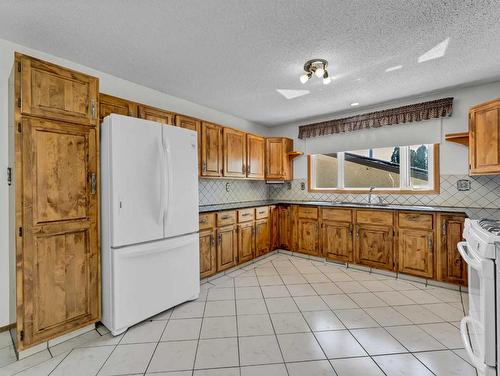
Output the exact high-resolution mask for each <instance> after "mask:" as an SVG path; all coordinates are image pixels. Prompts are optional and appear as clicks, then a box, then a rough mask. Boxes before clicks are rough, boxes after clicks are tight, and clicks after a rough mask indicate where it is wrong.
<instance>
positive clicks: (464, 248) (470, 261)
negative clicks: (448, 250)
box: [457, 242, 483, 272]
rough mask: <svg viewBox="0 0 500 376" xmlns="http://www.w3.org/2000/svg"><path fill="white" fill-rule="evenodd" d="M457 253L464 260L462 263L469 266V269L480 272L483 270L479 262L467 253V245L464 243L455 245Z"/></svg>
mask: <svg viewBox="0 0 500 376" xmlns="http://www.w3.org/2000/svg"><path fill="white" fill-rule="evenodd" d="M457 248H458V252H459V253H460V255H461V256H462V258H463V259H464V261H465V262H466V263H467V265H469V266H470V267H471V268H473V269H475V270H477V271H479V272H481V271H482V270H483V267H482V265H481V261H479V260H478V259H476V258H474V257H472V256H471V255H470V254H469V252H467V243H466V242H460V243H458V244H457Z"/></svg>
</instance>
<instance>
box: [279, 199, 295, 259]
mask: <svg viewBox="0 0 500 376" xmlns="http://www.w3.org/2000/svg"><path fill="white" fill-rule="evenodd" d="M278 222H279V242H278V243H279V247H280V248H283V249H288V250H289V249H290V248H291V235H292V234H291V232H292V231H291V230H292V229H291V221H290V208H289V207H287V206H279V220H278Z"/></svg>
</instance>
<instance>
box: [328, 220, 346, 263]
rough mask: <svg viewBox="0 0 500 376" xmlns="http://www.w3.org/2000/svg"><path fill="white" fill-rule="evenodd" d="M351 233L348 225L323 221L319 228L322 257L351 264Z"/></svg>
mask: <svg viewBox="0 0 500 376" xmlns="http://www.w3.org/2000/svg"><path fill="white" fill-rule="evenodd" d="M352 232H353V227H352V224H350V223H344V222H332V221H325V222H323V224H322V226H321V243H322V251H323V255H324V256H325V257H326V258H328V259H332V260H336V261H341V262H352V261H353V252H352V244H353V239H352Z"/></svg>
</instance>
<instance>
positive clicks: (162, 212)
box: [158, 138, 167, 224]
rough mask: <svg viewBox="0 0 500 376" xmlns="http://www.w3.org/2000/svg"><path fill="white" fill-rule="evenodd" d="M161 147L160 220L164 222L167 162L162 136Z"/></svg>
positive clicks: (161, 222)
mask: <svg viewBox="0 0 500 376" xmlns="http://www.w3.org/2000/svg"><path fill="white" fill-rule="evenodd" d="M159 147H160V214H159V216H158V222H159V223H160V224H163V219H164V216H165V199H164V197H163V191H164V189H165V188H164V186H165V169H166V168H167V167H166V163H165V148H164V146H163V140H162V139H161V138H160V141H159Z"/></svg>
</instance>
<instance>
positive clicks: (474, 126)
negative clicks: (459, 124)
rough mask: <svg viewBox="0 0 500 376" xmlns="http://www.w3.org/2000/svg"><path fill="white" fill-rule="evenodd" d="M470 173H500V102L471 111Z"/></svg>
mask: <svg viewBox="0 0 500 376" xmlns="http://www.w3.org/2000/svg"><path fill="white" fill-rule="evenodd" d="M469 122H470V124H469V127H470V145H469V147H470V149H469V153H470V155H469V157H470V164H471V165H470V173H471V174H472V175H481V174H495V173H496V174H498V173H499V172H500V101H493V102H490V103H487V104H485V105H484V106H482V107H479V108H476V109H475V110H473V111H471V113H470V115H469Z"/></svg>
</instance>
